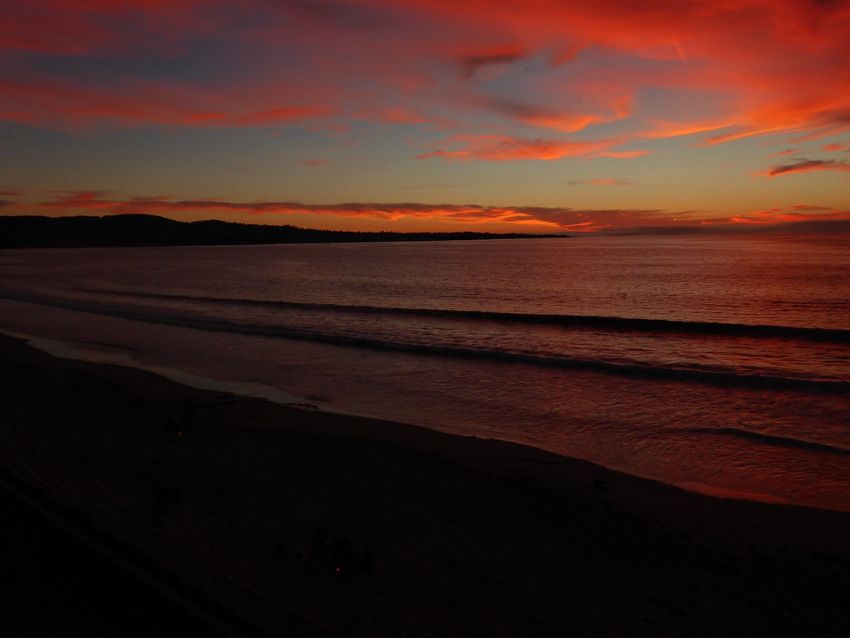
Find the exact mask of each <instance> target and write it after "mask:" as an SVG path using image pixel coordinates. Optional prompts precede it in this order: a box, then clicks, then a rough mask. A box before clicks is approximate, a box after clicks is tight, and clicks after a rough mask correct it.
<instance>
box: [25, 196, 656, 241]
mask: <svg viewBox="0 0 850 638" xmlns="http://www.w3.org/2000/svg"><path fill="white" fill-rule="evenodd" d="M28 208H29V209H30V212H43V211H52V212H54V213H55V212H60V213H62V214H75V213H80V212H86V211H93V212H97V213H100V214H110V215H113V214H139V213H147V214H164V215H174V214H178V215H179V214H181V213H190V212H191V213H198V212H200V213H204V214H209V215H211V216H214V215H220V214H222V213H226V214H234V213H237V214H247V215H295V214H305V213H307V214H314V215H333V216H339V217H365V218H376V219H382V220H387V221H395V220H400V219H404V218H418V219H432V220H439V221H442V222H446V223H450V224H451V223H455V224H456V223H493V222H499V223H509V224H515V225H519V226H539V227H541V228H542V229H546V228H548V229H550V230H553V231H557V230H581V231H594V230H600V229H603V228H609V227H612V226H615V225H617V224H623V223H629V224H633V223H637V222H640V223H646V222H649V221H655V222H658V221H659V220H660V221H661V222H663V220H664V219H669V215H668V214H667V213H665V211H663V210H660V209H576V208H569V207H546V206H487V205H481V204H423V203H419V202H390V203H387V202H347V203H338V204H304V203H301V202H291V201H268V200H266V201H250V202H240V201H229V200H222V199H213V198H203V199H177V198H173V197H168V196H149V197H129V198H115V197H110V196H109V192H108V191H93V190H87V191H73V192H67V193H61V194H57V196H56V197H54V198H53V199H49V200H47V201H43V202H41V203H39V204H33V205H30V206H29V207H28Z"/></svg>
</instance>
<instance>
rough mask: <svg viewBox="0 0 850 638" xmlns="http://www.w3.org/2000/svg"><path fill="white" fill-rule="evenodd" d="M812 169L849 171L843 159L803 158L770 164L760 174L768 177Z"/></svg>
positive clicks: (806, 171) (849, 165) (849, 166)
mask: <svg viewBox="0 0 850 638" xmlns="http://www.w3.org/2000/svg"><path fill="white" fill-rule="evenodd" d="M813 171H843V172H850V162H846V161H844V160H809V159H803V160H801V161H799V162H795V163H793V164H781V165H779V166H771V167H770V168H768V169H766V170H765V171H764V172H763V173H762V174H763V175H766V176H768V177H777V176H779V175H790V174H791V173H810V172H813Z"/></svg>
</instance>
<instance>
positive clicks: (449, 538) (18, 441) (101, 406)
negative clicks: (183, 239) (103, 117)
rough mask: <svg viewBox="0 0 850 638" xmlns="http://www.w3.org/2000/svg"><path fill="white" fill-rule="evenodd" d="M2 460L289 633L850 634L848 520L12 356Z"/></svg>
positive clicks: (0, 434)
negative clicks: (729, 499) (686, 490)
mask: <svg viewBox="0 0 850 638" xmlns="http://www.w3.org/2000/svg"><path fill="white" fill-rule="evenodd" d="M0 362H2V365H0V383H2V387H3V390H4V404H3V411H2V422H0V463H2V465H3V466H4V467H5V468H7V469H8V470H10V471H12V472H13V473H14V474H15V475H16V476H17V477H19V478H22V479H23V480H25V481H26V482H27V483H28V484H30V485H32V486H35V487H38V488H40V489H43V490H44V491H45V492H46V493H47V494H49V495H51V497H52V498H54V499H59V500H60V501H61V502H63V503H65V504H68V505H69V506H72V507H74V508H76V509H78V510H80V511H82V512H84V513H85V514H86V515H87V516H88V517H89V518H90V519H91V521H92V522H93V524H94V526H95V527H96V528H98V529H100V530H104V531H106V532H108V533H109V534H111V535H113V536H116V537H118V538H120V539H123V540H125V541H128V542H129V543H130V544H131V545H132V546H134V547H135V548H137V549H138V550H140V551H141V552H143V553H144V554H146V555H148V556H150V557H152V558H154V559H155V560H156V561H157V562H158V563H159V564H160V565H161V566H163V567H165V568H166V569H167V570H168V571H170V572H171V573H173V574H175V575H176V576H177V577H178V578H179V579H181V580H182V581H183V582H185V583H186V584H188V585H189V586H192V587H197V588H199V589H201V590H202V591H203V592H205V594H206V595H207V596H208V597H209V598H210V599H212V600H213V601H215V603H217V604H218V605H221V606H222V607H223V608H225V609H228V610H231V611H233V612H235V613H237V614H239V615H240V616H241V617H243V618H245V619H246V620H248V621H249V622H250V623H252V624H253V625H254V626H256V627H257V628H258V629H259V630H260V631H262V632H264V633H268V634H271V635H281V636H339V635H350V636H609V635H629V636H720V635H723V636H784V635H788V636H811V635H819V636H846V635H850V515H848V514H844V513H838V512H826V511H819V510H811V509H806V508H795V507H786V506H775V505H766V504H759V503H747V502H742V501H726V500H720V499H713V498H708V497H704V496H700V495H696V494H690V493H686V492H682V491H680V490H677V489H674V488H670V487H667V486H663V485H660V484H657V483H653V482H649V481H644V480H641V479H636V478H633V477H628V476H625V475H621V474H617V473H614V472H610V471H607V470H605V469H603V468H599V467H597V466H594V465H591V464H588V463H584V462H581V461H575V460H571V459H565V458H562V457H558V456H555V455H552V454H548V453H545V452H541V451H539V450H534V449H531V448H525V447H522V446H518V445H514V444H508V443H500V442H494V441H483V440H479V439H473V438H463V437H456V436H450V435H446V434H441V433H436V432H432V431H429V430H424V429H421V428H414V427H410V426H406V425H400V424H395V423H387V422H380V421H374V420H367V419H360V418H354V417H346V416H340V415H332V414H325V413H318V412H311V411H306V410H297V409H292V408H285V407H282V406H278V405H274V404H271V403H267V402H264V401H261V400H256V399H243V398H236V397H230V396H222V395H216V394H213V393H209V392H203V391H199V390H193V389H190V388H186V387H183V386H180V385H177V384H174V383H171V382H169V381H166V380H164V379H161V378H159V377H157V376H154V375H151V374H148V373H145V372H141V371H137V370H132V369H128V368H121V367H114V366H104V365H94V364H87V363H81V362H75V361H70V360H64V359H55V358H53V357H50V356H48V355H46V354H43V353H41V352H38V351H36V350H33V349H32V348H30V347H28V346H26V345H25V344H24V343H23V342H21V341H18V340H14V339H10V338H5V337H3V338H0Z"/></svg>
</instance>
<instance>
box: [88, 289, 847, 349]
mask: <svg viewBox="0 0 850 638" xmlns="http://www.w3.org/2000/svg"><path fill="white" fill-rule="evenodd" d="M82 290H83V291H84V292H94V293H99V294H108V295H115V296H123V297H141V298H150V299H168V300H174V301H189V302H194V301H201V302H204V303H212V304H220V305H244V306H261V307H262V306H265V307H270V308H292V309H297V310H322V311H330V312H348V313H359V314H375V315H408V316H416V317H435V318H439V319H452V320H477V321H499V322H507V323H525V324H544V325H555V326H561V327H563V328H587V329H606V330H617V331H623V332H653V333H656V332H660V333H675V334H697V335H720V336H730V337H751V338H759V337H762V338H771V339H775V338H786V339H802V340H806V341H832V342H842V343H843V342H848V341H850V330H844V329H842V328H808V327H802V326H779V325H770V324H744V323H720V322H713V321H673V320H670V319H644V318H639V317H605V316H598V315H596V316H595V315H563V314H535V313H521V312H495V311H487V310H455V309H447V308H446V309H444V308H404V307H393V306H343V305H340V304H330V303H310V302H300V301H283V300H268V299H233V298H230V297H209V296H202V295H197V296H196V295H173V294H168V293H155V292H126V291H122V290H98V289H88V288H87V289H82Z"/></svg>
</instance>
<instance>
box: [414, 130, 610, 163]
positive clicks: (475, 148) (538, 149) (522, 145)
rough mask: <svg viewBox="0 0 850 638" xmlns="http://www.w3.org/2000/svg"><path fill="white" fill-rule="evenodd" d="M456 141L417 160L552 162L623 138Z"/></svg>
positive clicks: (466, 138) (490, 137)
mask: <svg viewBox="0 0 850 638" xmlns="http://www.w3.org/2000/svg"><path fill="white" fill-rule="evenodd" d="M452 142H454V143H456V144H457V143H459V144H461V148H460V149H456V150H435V151H431V152H430V153H422V154H420V155H417V156H416V158H417V159H429V158H433V157H440V158H443V159H453V160H470V159H478V160H488V161H492V162H504V161H512V160H543V161H552V160H558V159H561V158H564V157H583V156H588V155H591V154H594V153H596V154H601V151H603V149H606V148H610V147H611V146H613V145H614V144H616V143H618V142H619V140H596V141H573V142H569V141H559V140H550V139H544V138H539V137H538V138H535V139H522V138H516V137H509V136H504V135H477V136H469V135H459V136H456V137H455V138H454V139H453V140H452Z"/></svg>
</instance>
